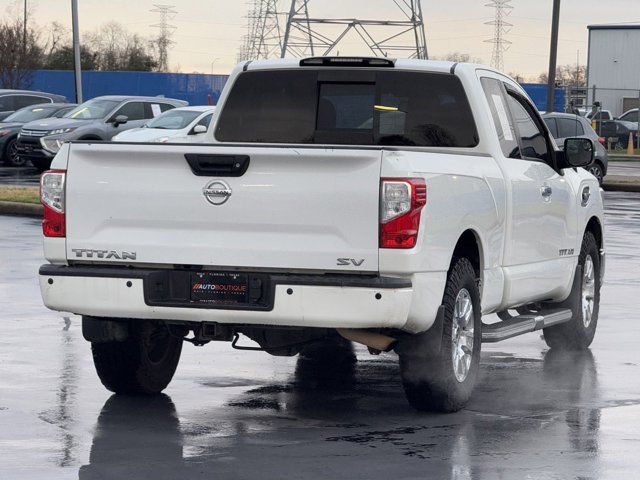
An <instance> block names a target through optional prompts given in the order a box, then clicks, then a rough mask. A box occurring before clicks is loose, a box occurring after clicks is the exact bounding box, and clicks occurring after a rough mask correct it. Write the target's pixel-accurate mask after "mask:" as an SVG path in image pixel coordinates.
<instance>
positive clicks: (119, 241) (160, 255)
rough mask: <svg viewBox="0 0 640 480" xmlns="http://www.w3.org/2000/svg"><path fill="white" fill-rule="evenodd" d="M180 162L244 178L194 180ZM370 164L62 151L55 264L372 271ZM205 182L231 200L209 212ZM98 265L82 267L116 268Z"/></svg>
mask: <svg viewBox="0 0 640 480" xmlns="http://www.w3.org/2000/svg"><path fill="white" fill-rule="evenodd" d="M185 154H189V155H195V156H199V157H197V158H203V159H205V160H206V159H213V160H214V163H215V161H217V160H216V159H217V158H221V159H222V160H224V159H223V158H222V157H219V156H227V158H228V156H242V155H244V156H248V157H249V166H248V168H247V170H246V172H245V173H244V174H242V175H241V176H237V177H233V176H228V175H226V174H224V173H223V174H221V175H215V174H211V175H210V174H209V173H207V172H206V171H204V172H203V171H197V173H198V174H196V173H194V171H193V170H192V167H191V166H190V165H189V163H188V162H187V160H186V158H185ZM237 158H241V157H237ZM380 162H381V151H379V150H358V149H325V148H297V147H289V148H278V147H244V146H243V147H240V146H237V147H236V146H233V147H230V146H213V145H200V146H198V145H148V144H145V145H132V144H73V145H71V147H70V154H69V160H68V166H67V172H68V176H67V193H66V199H67V200H66V202H67V243H66V249H67V258H68V259H69V260H79V259H80V258H82V259H83V260H87V254H86V253H85V254H83V253H79V250H85V251H86V250H96V251H108V252H111V251H114V252H116V254H117V256H121V252H129V253H135V260H131V259H127V260H122V262H125V261H126V263H128V264H133V263H139V264H173V265H175V264H179V265H204V266H215V267H244V268H273V269H287V270H293V269H295V270H297V269H300V270H308V269H312V270H346V271H369V272H371V271H377V269H378V209H379V205H378V202H379V200H378V198H379V188H380V187H379V184H380ZM205 163H206V162H205ZM215 180H219V181H222V182H224V183H225V184H226V185H228V187H230V190H231V195H230V196H228V198H227V199H226V201H224V203H222V204H220V205H216V204H213V203H211V202H210V201H209V200H207V198H206V196H205V193H204V191H203V189H205V187H207V186H210V185H211V183H212V182H213V181H215ZM221 185H224V184H221V183H217V184H214V185H213V186H212V187H211V188H213V189H216V188H220V187H221ZM218 201H219V200H216V202H218ZM101 256H102V257H103V258H99V257H100V256H99V255H98V254H97V253H95V252H94V253H93V254H92V258H91V260H95V261H97V262H113V261H115V262H120V260H118V258H117V256H115V255H108V254H102V255H101ZM106 257H109V258H108V259H107V258H106ZM338 258H344V259H348V261H341V262H339V261H338ZM352 260H354V261H352ZM339 264H342V265H339Z"/></svg>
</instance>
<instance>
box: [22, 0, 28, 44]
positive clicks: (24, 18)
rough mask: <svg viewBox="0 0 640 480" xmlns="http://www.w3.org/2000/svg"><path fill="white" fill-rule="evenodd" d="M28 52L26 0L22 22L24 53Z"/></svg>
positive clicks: (25, 0) (25, 1)
mask: <svg viewBox="0 0 640 480" xmlns="http://www.w3.org/2000/svg"><path fill="white" fill-rule="evenodd" d="M26 53H27V0H24V17H23V23H22V54H23V55H24V54H26Z"/></svg>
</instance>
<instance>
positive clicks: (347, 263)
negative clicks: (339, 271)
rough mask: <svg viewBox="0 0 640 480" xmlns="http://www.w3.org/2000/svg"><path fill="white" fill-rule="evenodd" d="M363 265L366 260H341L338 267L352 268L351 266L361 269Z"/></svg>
mask: <svg viewBox="0 0 640 480" xmlns="http://www.w3.org/2000/svg"><path fill="white" fill-rule="evenodd" d="M363 263H364V258H361V259H360V260H356V259H355V258H339V259H338V263H337V265H339V266H341V267H344V266H351V265H353V266H354V267H359V266H361V265H362V264H363Z"/></svg>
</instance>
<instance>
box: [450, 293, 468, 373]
mask: <svg viewBox="0 0 640 480" xmlns="http://www.w3.org/2000/svg"><path fill="white" fill-rule="evenodd" d="M473 322H474V316H473V302H472V300H471V295H470V294H469V291H468V290H467V289H466V288H463V289H461V290H460V291H459V292H458V296H457V297H456V302H455V305H454V308H453V319H452V322H451V342H452V345H451V360H452V361H453V373H454V375H455V377H456V380H457V381H458V382H460V383H462V382H464V381H465V379H466V378H467V375H468V374H469V369H470V368H471V359H472V357H473V329H474V325H473Z"/></svg>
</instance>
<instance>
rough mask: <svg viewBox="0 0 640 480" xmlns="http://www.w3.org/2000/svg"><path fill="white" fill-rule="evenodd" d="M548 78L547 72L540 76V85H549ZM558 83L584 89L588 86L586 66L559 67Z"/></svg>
mask: <svg viewBox="0 0 640 480" xmlns="http://www.w3.org/2000/svg"><path fill="white" fill-rule="evenodd" d="M548 78H549V76H548V75H547V72H543V73H541V74H540V75H538V81H539V82H540V83H547V82H548ZM556 83H557V84H558V85H566V86H573V87H584V86H586V85H587V69H586V67H585V66H584V65H580V66H578V65H576V64H573V65H571V64H567V65H558V67H557V68H556Z"/></svg>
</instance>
